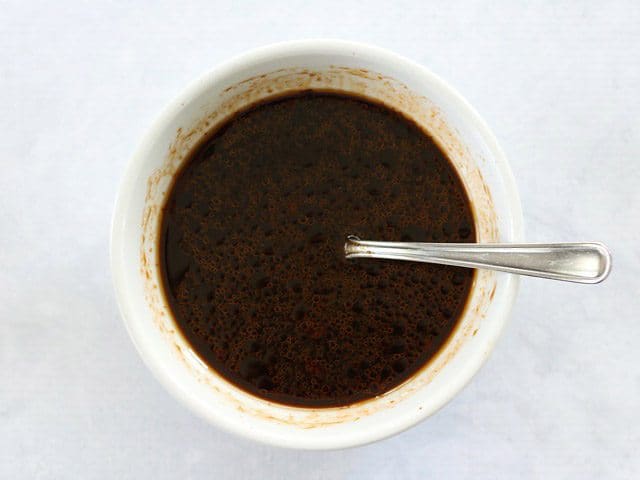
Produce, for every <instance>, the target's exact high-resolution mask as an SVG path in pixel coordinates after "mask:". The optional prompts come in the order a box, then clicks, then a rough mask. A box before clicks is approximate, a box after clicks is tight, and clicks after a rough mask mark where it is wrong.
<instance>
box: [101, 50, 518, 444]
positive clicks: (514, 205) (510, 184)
mask: <svg viewBox="0 0 640 480" xmlns="http://www.w3.org/2000/svg"><path fill="white" fill-rule="evenodd" d="M356 52H357V54H358V55H362V56H365V57H374V58H377V59H378V60H380V61H382V62H384V63H388V64H395V65H399V66H401V67H402V68H405V69H411V70H417V71H419V72H420V74H421V75H424V76H426V77H428V78H429V79H430V81H431V82H432V83H433V84H434V85H436V86H437V88H439V89H441V90H442V91H444V92H445V93H446V94H447V95H448V96H449V97H450V98H452V99H453V100H454V101H455V102H456V107H457V108H459V109H460V110H461V111H464V113H465V115H468V116H469V119H470V122H471V123H473V124H474V126H475V127H476V128H477V130H478V133H479V134H480V135H481V136H482V137H483V140H484V142H485V143H486V145H487V147H488V148H489V149H490V150H491V152H492V154H493V155H494V158H495V159H496V162H495V163H496V165H495V167H496V170H497V171H498V173H499V176H500V177H501V180H502V181H503V184H504V191H505V194H506V196H507V197H508V201H509V203H510V212H511V217H510V222H509V225H510V231H508V232H505V233H507V234H508V236H509V238H512V239H514V241H518V240H522V238H523V219H522V210H521V203H520V198H519V194H518V190H517V187H516V183H515V179H514V177H513V173H512V171H511V168H510V166H509V163H508V161H507V159H506V156H505V155H504V153H503V151H502V149H501V148H500V146H499V144H498V142H497V139H496V138H495V136H494V134H493V133H492V132H491V130H490V129H489V127H488V125H487V124H486V123H485V121H484V120H483V119H482V118H481V117H480V115H479V114H478V112H477V111H476V110H475V109H474V108H473V107H472V106H471V105H470V104H469V103H468V102H467V100H465V99H464V98H463V97H462V96H461V95H460V94H459V93H458V92H457V91H456V90H455V89H454V88H453V87H451V86H450V85H449V84H448V83H447V82H445V81H444V80H443V79H441V78H440V77H439V76H437V75H436V74H434V73H433V72H431V71H430V70H429V69H428V68H427V67H425V66H423V65H421V64H419V63H417V62H414V61H413V60H410V59H407V58H405V57H403V56H401V55H398V54H396V53H394V52H392V51H389V50H386V49H384V48H380V47H376V46H372V45H368V44H363V43H357V42H351V41H344V40H334V39H308V40H294V41H288V42H280V43H275V44H271V45H266V46H263V47H259V48H256V49H253V50H250V51H248V52H245V53H242V54H240V55H238V56H236V57H234V58H232V59H230V60H227V61H225V62H223V63H221V64H219V65H217V66H214V67H213V68H212V69H210V70H209V71H208V72H206V73H205V74H203V75H201V76H200V77H199V78H197V79H196V80H195V81H193V82H191V83H190V84H189V85H188V86H187V87H186V88H185V89H183V90H182V91H181V92H180V93H179V94H178V95H177V96H176V97H175V98H174V99H173V100H172V101H171V102H169V104H168V105H167V106H166V107H164V108H163V109H162V111H161V113H160V114H159V115H158V117H157V118H156V119H155V120H154V121H153V123H152V124H151V127H149V129H148V130H147V131H146V133H145V134H144V136H143V137H142V139H141V141H140V142H139V144H138V146H137V148H136V150H135V152H134V154H133V155H132V156H131V158H130V160H129V162H128V163H127V166H126V168H125V171H124V174H123V176H122V179H121V182H120V185H119V188H118V191H117V195H116V202H115V208H114V211H113V212H114V213H113V216H112V220H111V237H110V266H111V274H112V281H113V284H114V288H115V291H116V300H117V303H118V306H119V310H120V314H121V316H122V318H123V321H124V324H125V326H126V329H127V332H128V333H129V336H130V338H131V339H132V341H133V343H134V345H135V347H136V349H137V350H138V353H139V355H140V357H141V358H142V359H143V361H144V363H145V364H146V365H147V367H148V368H149V369H150V370H151V371H152V372H153V374H154V376H155V377H156V378H157V379H158V380H159V381H160V383H161V384H162V385H163V386H164V387H165V388H166V389H167V390H168V391H169V392H170V393H172V394H173V395H174V396H176V397H177V398H178V399H179V400H180V401H181V402H182V403H184V404H185V405H187V406H188V407H189V408H190V410H192V411H194V412H196V413H197V414H199V415H200V416H202V417H203V418H205V419H207V420H208V421H210V422H213V423H215V424H216V425H218V426H220V427H222V428H224V429H225V430H227V431H230V432H232V433H235V434H238V435H240V436H243V437H246V438H251V439H253V440H258V441H262V442H264V443H268V444H272V445H279V446H284V447H292V448H305V449H334V448H346V447H353V446H357V445H363V444H366V443H371V442H374V441H377V440H381V439H383V438H386V437H389V436H392V435H395V434H397V433H399V432H401V431H403V430H406V429H407V428H410V427H411V426H413V425H415V424H417V423H419V422H420V421H421V420H423V419H424V418H426V417H427V416H429V415H431V414H433V413H434V412H435V411H437V410H438V409H440V408H441V407H442V406H444V405H445V404H446V403H447V402H448V401H449V400H450V399H451V398H453V397H454V396H455V395H456V394H457V393H459V392H460V390H462V388H464V386H465V385H466V384H467V383H468V382H469V381H470V380H471V378H472V377H473V376H474V375H475V374H476V373H477V372H478V370H479V369H480V368H481V367H482V365H483V364H484V363H485V361H486V359H487V358H488V356H489V355H486V356H484V358H482V359H481V360H480V361H479V362H478V363H477V364H476V365H474V366H473V368H469V369H467V370H465V372H464V375H461V376H460V379H459V381H458V382H456V385H455V386H453V387H452V388H451V389H450V390H451V393H450V394H448V395H441V397H442V398H441V399H440V401H439V402H438V405H437V406H436V408H434V409H432V410H430V411H426V409H425V410H424V411H423V412H422V413H416V414H414V415H413V416H411V417H410V418H405V419H404V421H402V422H400V421H398V422H396V423H395V424H389V422H387V424H385V425H384V426H383V427H384V428H380V429H378V430H376V431H373V432H371V431H370V432H368V433H366V434H365V433H361V434H360V435H353V436H350V437H349V438H344V439H340V438H336V439H335V441H334V442H332V444H330V445H329V444H327V443H326V442H321V441H314V439H313V437H311V436H309V437H304V439H303V438H300V437H299V436H298V437H296V436H295V435H291V436H290V437H291V438H283V436H278V435H273V434H270V433H268V432H265V431H261V429H260V428H253V427H247V426H246V425H243V424H239V422H233V421H226V420H224V419H221V418H219V417H216V418H213V417H212V416H211V414H210V412H208V411H205V409H204V408H203V407H202V405H201V404H199V403H198V402H196V401H194V399H193V398H192V395H190V394H189V393H188V392H186V391H184V390H183V389H181V388H180V386H179V385H178V384H176V383H175V382H174V381H173V379H172V378H170V377H169V375H168V374H167V373H166V372H165V371H164V370H163V368H162V366H161V365H158V364H157V362H155V361H154V359H153V358H152V357H151V355H149V353H148V352H147V351H146V349H145V347H144V346H143V345H142V343H141V341H140V339H139V338H137V335H138V334H137V332H136V331H135V330H134V327H133V320H132V319H133V317H134V316H135V312H134V309H133V307H132V302H134V301H135V299H132V298H131V295H129V294H128V292H127V289H126V283H127V280H126V278H127V274H126V272H125V271H124V269H123V268H122V265H123V258H122V247H123V244H124V241H125V239H124V231H125V227H126V225H125V221H124V219H125V216H126V211H127V207H128V204H129V200H130V199H131V198H132V197H133V195H134V189H135V183H136V180H137V177H138V173H139V169H140V168H141V166H142V165H143V164H144V162H145V157H146V155H145V150H146V148H147V146H148V145H149V144H150V143H152V142H153V141H154V140H155V139H157V138H158V136H159V135H160V134H161V132H162V131H163V130H165V127H166V126H167V125H169V124H170V122H171V120H172V119H173V118H174V117H175V116H176V114H177V113H178V112H179V111H180V109H181V108H182V107H183V106H184V105H185V104H186V103H188V102H189V101H190V100H191V99H193V98H197V97H198V96H199V95H201V94H202V93H204V92H205V91H206V90H207V89H208V88H209V87H210V85H211V84H213V83H215V82H217V81H218V80H219V79H222V78H224V77H226V76H228V75H230V74H232V73H233V72H234V71H235V70H237V69H239V68H242V67H243V66H246V65H247V64H253V63H258V62H264V61H268V60H270V59H272V60H273V59H277V58H278V57H282V56H291V55H314V54H316V55H317V54H321V55H355V54H356ZM510 277H511V278H509V282H508V283H507V288H506V292H505V295H504V307H503V308H502V311H503V317H504V320H503V321H502V324H501V326H500V328H499V330H498V331H497V333H496V335H495V337H494V338H493V339H492V342H491V344H490V346H489V352H490V351H491V350H492V349H493V347H494V346H495V343H496V341H497V340H498V338H499V337H500V334H501V332H502V330H503V329H504V326H505V325H506V323H507V320H508V318H509V315H510V312H511V309H512V306H513V303H514V301H515V298H516V295H517V291H518V284H519V279H518V277H517V276H513V275H510Z"/></svg>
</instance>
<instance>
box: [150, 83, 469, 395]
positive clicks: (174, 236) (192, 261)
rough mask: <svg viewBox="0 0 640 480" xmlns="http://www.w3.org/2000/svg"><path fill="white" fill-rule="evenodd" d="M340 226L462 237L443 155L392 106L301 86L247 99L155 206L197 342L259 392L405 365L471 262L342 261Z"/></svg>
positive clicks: (376, 233) (377, 385) (346, 230)
mask: <svg viewBox="0 0 640 480" xmlns="http://www.w3.org/2000/svg"><path fill="white" fill-rule="evenodd" d="M347 235H357V236H359V237H361V238H365V239H376V240H403V241H430V242H472V241H474V240H475V230H474V222H473V216H472V213H471V209H470V207H469V201H468V198H467V195H466V192H465V190H464V187H463V185H462V183H461V181H460V179H459V177H458V175H457V173H456V172H455V170H454V168H453V167H452V165H451V164H450V162H449V160H448V159H447V158H446V156H445V155H444V153H443V152H442V151H441V150H440V149H439V148H438V146H437V145H436V144H435V143H434V142H433V140H432V139H431V138H430V137H429V136H428V135H426V134H425V133H424V132H423V131H422V130H421V129H420V128H419V127H418V126H416V125H415V124H414V123H413V122H411V121H410V120H408V119H406V118H405V117H403V116H402V115H400V114H398V113H396V112H394V111H392V110H390V109H388V108H386V107H384V106H382V105H378V104H374V103H371V102H370V101H366V100H364V99H361V98H357V97H351V96H344V95H338V94H333V93H321V92H304V93H301V94H297V95H295V96H288V97H284V98H279V99H275V100H271V101H268V102H266V103H262V104H258V105H254V106H252V107H251V108H249V109H248V110H246V111H244V112H242V113H240V114H238V115H236V116H235V117H234V118H232V119H231V120H229V121H228V122H226V123H225V124H224V125H223V126H222V127H221V128H219V129H218V130H217V131H215V132H213V133H212V136H211V137H210V138H209V140H207V141H205V142H204V143H203V144H201V145H200V147H198V148H196V149H195V151H194V152H193V153H192V155H191V157H190V158H189V159H188V161H187V162H185V167H184V168H183V169H182V170H181V171H180V172H179V174H178V175H177V177H176V179H175V182H174V184H173V187H172V191H171V192H170V196H169V200H168V202H167V204H166V206H165V209H164V213H163V219H162V241H161V248H160V255H161V265H162V269H163V275H164V279H163V281H164V289H165V293H166V295H167V298H168V299H169V303H170V305H171V309H172V313H173V315H174V317H175V321H176V323H177V325H178V326H179V328H180V330H181V331H182V333H183V334H184V336H185V337H186V338H187V340H188V341H189V343H190V344H191V346H192V347H193V349H194V351H195V352H196V353H197V354H198V355H199V356H200V357H201V359H202V360H203V361H205V362H206V363H207V364H208V365H210V366H211V367H212V368H213V369H215V370H216V371H217V372H219V373H220V374H221V375H222V376H224V377H225V378H226V379H227V380H229V381H231V382H232V383H234V384H236V385H238V386H240V387H242V388H243V389H245V390H247V391H248V392H250V393H252V394H254V395H257V396H259V397H262V398H265V399H268V400H272V401H275V402H280V403H285V404H290V405H298V406H321V407H330V406H340V405H347V404H351V403H354V402H356V401H359V400H363V399H367V398H371V397H375V396H378V395H380V394H382V393H384V392H386V391H388V390H390V389H392V388H394V387H396V386H398V385H399V384H401V383H402V382H404V381H405V380H407V379H408V378H409V377H410V376H412V375H413V374H414V373H416V372H417V371H418V370H419V369H420V368H421V367H422V366H424V365H425V363H426V362H427V361H428V360H429V359H430V358H431V357H432V356H433V355H434V354H435V353H436V352H437V351H438V349H439V348H440V347H441V346H442V345H443V344H444V342H445V341H446V340H447V338H448V337H449V335H450V334H451V332H452V331H453V330H454V328H455V326H456V323H457V320H458V318H459V316H460V314H461V312H462V310H463V308H464V305H465V302H466V300H467V297H468V295H469V291H470V287H471V283H472V280H473V270H469V269H462V268H456V267H447V266H440V265H428V264H417V263H415V264H414V263H408V262H391V261H382V260H346V259H345V258H344V250H343V245H344V242H345V240H346V238H347Z"/></svg>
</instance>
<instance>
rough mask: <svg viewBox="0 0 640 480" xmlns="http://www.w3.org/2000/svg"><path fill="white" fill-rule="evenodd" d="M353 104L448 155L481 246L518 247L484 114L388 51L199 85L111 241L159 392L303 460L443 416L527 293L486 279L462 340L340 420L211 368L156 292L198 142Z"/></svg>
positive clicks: (182, 104)
mask: <svg viewBox="0 0 640 480" xmlns="http://www.w3.org/2000/svg"><path fill="white" fill-rule="evenodd" d="M314 88H315V89H323V90H336V91H341V92H347V93H349V92H350V93H356V94H358V95H362V96H365V97H369V98H372V99H375V100H378V101H381V102H383V103H385V104H387V105H389V106H391V107H392V108H395V109H397V110H400V111H402V112H403V113H404V114H406V115H407V116H409V117H410V118H412V119H413V120H415V121H416V122H417V123H419V124H420V125H422V126H424V128H425V129H426V130H427V131H428V132H430V134H431V135H432V136H433V137H434V139H435V140H436V141H437V142H439V144H440V145H441V147H442V148H443V149H444V150H445V151H446V152H447V154H448V155H449V157H450V159H451V160H452V162H453V164H454V165H455V167H456V169H457V170H458V171H459V173H460V176H461V178H462V179H463V182H464V185H465V188H466V189H467V192H468V194H469V197H470V199H471V203H472V208H473V211H474V216H475V221H476V230H477V232H478V236H479V241H480V242H497V241H500V242H517V241H521V240H522V216H521V211H520V201H519V199H518V193H517V190H516V186H515V184H514V181H513V177H512V175H511V171H510V169H509V165H508V163H507V160H506V159H505V157H504V154H503V153H502V151H501V150H500V147H499V146H498V143H497V142H496V139H495V138H494V136H493V134H492V133H491V131H490V130H489V128H488V127H487V125H486V124H485V123H484V121H482V119H481V118H480V116H479V115H478V114H477V113H476V111H475V110H474V109H473V108H472V107H471V106H470V105H469V104H468V103H467V102H466V101H465V100H464V99H463V98H462V97H461V96H460V95H459V94H458V93H457V92H456V91H455V90H453V89H452V88H451V87H450V86H449V85H447V84H446V83H445V82H444V81H443V80H441V79H440V78H438V77H437V76H435V75H434V74H433V73H431V72H430V71H429V70H427V69H426V68H425V67H423V66H421V65H418V64H417V63H414V62H412V61H410V60H407V59H405V58H402V57H400V56H398V55H395V54H393V53H391V52H388V51H386V50H381V49H379V48H375V47H371V46H367V45H361V44H354V43H348V42H342V41H334V40H311V41H299V42H291V43H283V44H278V45H273V46H268V47H264V48H260V49H257V50H254V51H252V52H249V53H246V54H244V55H241V56H240V57H238V58H235V59H233V60H231V61H229V62H227V63H224V64H222V65H219V66H218V67H215V68H214V69H213V70H212V71H211V72H209V73H207V74H206V75H205V76H203V77H202V78H200V79H198V80H197V81H195V82H194V83H193V84H192V85H190V86H189V87H188V88H187V89H186V90H184V92H182V93H181V94H180V95H179V96H178V98H177V99H175V100H174V101H173V102H172V103H171V104H170V105H169V106H168V107H166V108H165V109H164V111H163V112H162V114H161V115H160V117H159V118H158V119H157V120H156V121H155V123H154V124H153V126H152V127H151V128H150V129H149V131H148V132H147V134H146V135H145V136H144V138H143V139H142V141H141V143H140V145H139V146H138V149H137V151H136V152H135V154H134V156H133V158H132V159H131V161H130V163H129V165H128V167H127V169H126V172H125V175H124V179H123V181H122V184H121V186H120V190H119V193H118V197H117V202H116V207H115V212H114V216H113V225H112V234H111V268H112V271H113V279H114V283H115V289H116V293H117V298H118V303H119V305H120V310H121V312H122V316H123V317H124V320H125V323H126V326H127V329H128V331H129V334H130V335H131V338H132V340H133V342H134V343H135V345H136V347H137V349H138V351H139V352H140V355H141V356H142V358H143V359H144V361H145V362H146V364H147V365H148V366H149V368H150V369H151V370H152V371H153V373H154V374H155V375H156V377H157V378H158V379H159V380H160V382H161V383H162V384H163V385H164V386H165V387H166V388H167V390H169V391H170V392H171V393H173V394H174V395H175V396H176V397H177V398H178V399H179V400H180V401H181V402H182V403H184V404H185V405H187V406H188V407H189V408H190V409H191V410H193V411H194V412H196V413H197V414H199V415H200V416H202V417H204V418H205V419H206V420H208V421H209V422H211V423H212V424H215V425H217V426H219V427H222V428H225V429H227V430H229V431H231V432H235V433H237V434H240V435H244V436H246V437H249V438H252V439H255V440H259V441H262V442H265V443H269V444H273V445H280V446H285V447H293V448H305V449H328V448H342V447H350V446H355V445H361V444H365V443H368V442H373V441H375V440H380V439H382V438H384V437H387V436H389V435H393V434H395V433H398V432H400V431H402V430H404V429H406V428H408V427H411V426H412V425H415V424H416V423H418V422H420V421H421V420H423V419H425V418H427V417H428V416H429V415H431V414H433V413H434V412H435V411H436V410H438V409H439V408H440V407H442V406H443V405H444V404H445V403H447V402H448V401H449V400H450V399H451V398H452V397H453V396H454V395H455V394H456V393H458V392H459V391H460V390H461V389H462V388H463V387H464V385H465V384H466V383H467V382H468V381H469V380H470V379H471V377H472V376H473V375H474V374H475V373H476V372H477V371H478V369H479V368H480V367H481V366H482V364H483V363H484V361H485V360H486V359H487V357H488V356H489V354H490V353H491V350H492V349H493V347H494V345H495V342H496V341H497V339H498V337H499V335H500V332H501V331H502V328H503V326H504V325H505V322H506V320H507V318H508V316H509V312H510V310H511V306H512V303H513V300H514V298H515V295H516V292H517V288H518V280H517V278H516V277H515V276H511V275H508V274H502V273H495V272H489V271H485V270H480V271H478V272H477V274H476V276H475V277H476V278H475V283H474V285H473V287H472V291H471V294H470V295H471V296H470V299H469V301H468V302H467V307H466V308H465V311H464V312H463V314H462V317H461V319H460V321H459V324H458V326H457V327H456V329H455V331H454V332H453V334H452V336H451V338H450V339H449V340H448V342H447V343H446V344H445V346H444V347H443V348H442V349H441V350H440V352H439V353H438V354H437V355H436V356H435V357H434V358H433V359H432V360H431V361H430V362H429V363H428V364H427V365H426V366H425V367H424V368H422V369H421V370H420V371H419V372H418V373H417V374H415V375H414V376H413V377H411V378H410V379H409V380H407V381H406V382H405V383H403V384H402V385H400V386H399V387H397V388H395V389H394V390H392V391H390V392H387V393H386V394H384V395H382V396H380V397H377V398H375V399H371V400H367V401H363V402H359V403H356V404H354V405H350V406H347V407H341V408H297V407H288V406H285V405H280V404H275V403H271V402H268V401H265V400H263V399H260V398H257V397H254V396H252V395H250V394H249V393H247V392H245V391H243V390H240V389H238V388H237V387H235V386H234V385H232V384H231V383H229V382H227V381H226V380H225V379H224V378H222V377H221V376H220V375H218V374H217V373H216V372H215V371H213V370H211V369H209V368H208V367H207V366H206V365H205V364H204V363H202V362H201V361H200V359H199V357H198V356H197V355H195V353H194V352H193V351H192V350H191V349H190V347H189V344H188V343H187V342H186V341H185V339H184V338H183V337H182V335H181V334H180V332H179V330H178V329H177V328H176V326H175V324H174V321H173V319H172V316H171V313H170V310H169V308H168V305H167V301H166V299H165V298H164V297H163V294H162V290H161V288H160V285H159V282H160V280H159V263H158V256H157V254H158V245H157V244H158V231H159V218H160V213H161V209H162V206H163V204H164V201H165V197H166V195H167V192H168V188H169V186H170V184H171V180H172V177H173V175H174V174H175V172H176V170H177V169H178V168H179V167H180V165H181V163H182V162H183V161H184V160H185V158H186V157H187V155H188V153H189V151H190V150H191V148H192V147H193V146H194V145H195V144H196V143H198V141H199V139H201V138H202V136H203V135H204V134H205V133H206V132H208V131H209V130H211V129H212V128H215V126H216V125H217V124H219V123H220V122H222V121H224V120H225V119H226V118H228V117H229V116H230V115H232V114H233V112H235V111H237V110H238V109H241V108H243V107H245V106H247V105H249V104H251V103H254V102H256V101H258V100H260V99H264V98H268V97H271V96H274V95H278V94H282V93H286V92H289V91H297V90H301V89H314Z"/></svg>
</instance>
